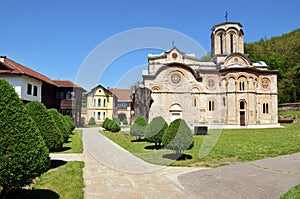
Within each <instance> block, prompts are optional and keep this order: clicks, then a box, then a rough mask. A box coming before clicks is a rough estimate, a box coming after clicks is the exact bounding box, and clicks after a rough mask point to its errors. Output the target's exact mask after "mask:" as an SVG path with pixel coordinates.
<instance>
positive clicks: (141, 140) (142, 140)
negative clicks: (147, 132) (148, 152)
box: [131, 139, 146, 142]
mask: <svg viewBox="0 0 300 199" xmlns="http://www.w3.org/2000/svg"><path fill="white" fill-rule="evenodd" d="M131 142H146V140H145V139H137V140H131Z"/></svg>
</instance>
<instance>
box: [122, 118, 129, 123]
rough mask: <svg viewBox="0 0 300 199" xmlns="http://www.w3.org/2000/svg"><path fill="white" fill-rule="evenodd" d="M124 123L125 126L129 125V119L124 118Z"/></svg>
mask: <svg viewBox="0 0 300 199" xmlns="http://www.w3.org/2000/svg"><path fill="white" fill-rule="evenodd" d="M122 123H123V124H124V125H127V124H128V121H127V117H124V119H123V121H122Z"/></svg>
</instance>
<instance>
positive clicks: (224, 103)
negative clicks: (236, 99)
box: [223, 97, 226, 106]
mask: <svg viewBox="0 0 300 199" xmlns="http://www.w3.org/2000/svg"><path fill="white" fill-rule="evenodd" d="M223 106H226V99H225V97H223Z"/></svg>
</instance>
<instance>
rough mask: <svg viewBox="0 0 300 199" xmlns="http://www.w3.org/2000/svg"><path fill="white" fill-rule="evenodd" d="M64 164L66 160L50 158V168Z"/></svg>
mask: <svg viewBox="0 0 300 199" xmlns="http://www.w3.org/2000/svg"><path fill="white" fill-rule="evenodd" d="M65 164H67V161H63V160H51V165H50V169H55V168H57V167H60V166H63V165H65Z"/></svg>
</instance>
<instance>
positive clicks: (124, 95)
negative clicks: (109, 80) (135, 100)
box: [109, 88, 132, 102]
mask: <svg viewBox="0 0 300 199" xmlns="http://www.w3.org/2000/svg"><path fill="white" fill-rule="evenodd" d="M109 91H110V92H112V93H113V94H115V95H116V96H117V98H118V101H123V102H131V101H132V99H131V97H130V96H131V90H130V89H118V88H111V89H109Z"/></svg>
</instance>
